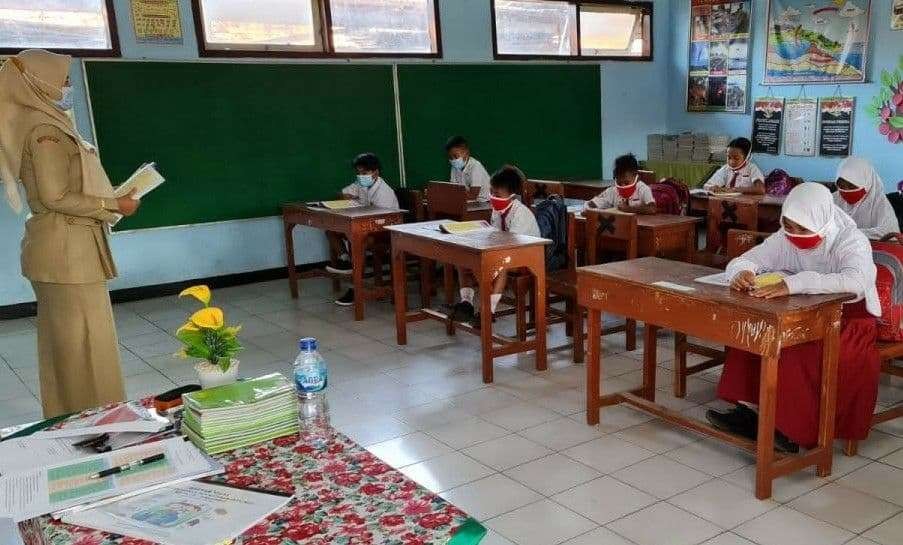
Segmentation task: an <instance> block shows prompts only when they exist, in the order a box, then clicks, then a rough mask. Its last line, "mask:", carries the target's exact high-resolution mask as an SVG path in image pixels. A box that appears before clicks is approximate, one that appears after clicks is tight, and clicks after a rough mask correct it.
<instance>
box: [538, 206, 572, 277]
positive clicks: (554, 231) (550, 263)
mask: <svg viewBox="0 0 903 545" xmlns="http://www.w3.org/2000/svg"><path fill="white" fill-rule="evenodd" d="M534 213H535V214H536V224H537V225H538V226H539V234H540V236H542V238H547V239H549V240H551V241H552V244H549V245H547V246H546V270H547V271H557V270H559V269H561V268H563V267H564V266H565V265H566V264H567V259H568V241H567V225H568V207H567V204H565V202H564V199H563V198H562V197H561V196H559V195H550V196H548V197H547V198H545V199H544V200H542V201H540V202H539V203H537V204H536V206H534Z"/></svg>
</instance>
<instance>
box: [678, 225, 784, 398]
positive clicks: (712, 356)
mask: <svg viewBox="0 0 903 545" xmlns="http://www.w3.org/2000/svg"><path fill="white" fill-rule="evenodd" d="M770 234H771V233H763V232H760V231H748V230H742V229H729V230H728V232H727V244H726V246H727V255H726V256H725V257H726V260H731V259H733V258H735V257H737V256H739V255H742V254H744V253H746V252H747V251H748V250H749V249H750V248H752V247H754V246H756V245H758V244H761V243H762V241H763V240H765V239H766V238H768V237H769V236H770ZM687 354H696V355H698V356H703V357H706V358H709V359H707V360H706V361H704V362H702V363H698V364H696V365H693V366H690V367H687ZM724 355H725V353H724V351H723V350H719V349H717V348H712V347H709V346H703V345H700V344H695V343H691V342H689V341H687V336H686V335H684V334H683V333H675V334H674V397H684V396H686V395H687V377H688V376H690V375H695V374H697V373H701V372H703V371H706V370H708V369H711V368H712V367H717V366H719V365H721V364H723V363H724Z"/></svg>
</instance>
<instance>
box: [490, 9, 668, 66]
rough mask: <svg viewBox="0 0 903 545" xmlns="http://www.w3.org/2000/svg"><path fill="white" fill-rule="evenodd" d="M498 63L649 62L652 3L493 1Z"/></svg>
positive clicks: (495, 45)
mask: <svg viewBox="0 0 903 545" xmlns="http://www.w3.org/2000/svg"><path fill="white" fill-rule="evenodd" d="M493 12H494V16H493V21H492V22H493V47H494V49H495V56H496V58H499V59H518V58H520V59H525V58H537V57H539V58H551V59H555V58H560V59H617V60H652V3H651V2H628V1H618V0H493Z"/></svg>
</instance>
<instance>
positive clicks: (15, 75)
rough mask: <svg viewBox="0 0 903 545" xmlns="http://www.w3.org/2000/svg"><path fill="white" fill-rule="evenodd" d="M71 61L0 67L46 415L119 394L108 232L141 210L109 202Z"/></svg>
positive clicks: (2, 164) (3, 156) (2, 121)
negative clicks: (76, 115) (86, 135)
mask: <svg viewBox="0 0 903 545" xmlns="http://www.w3.org/2000/svg"><path fill="white" fill-rule="evenodd" d="M70 61H71V57H69V56H67V55H57V54H54V53H50V52H47V51H43V50H34V49H32V50H27V51H23V52H21V53H19V54H18V55H16V56H14V57H11V58H9V59H8V60H7V62H5V63H4V64H3V67H2V68H0V179H2V181H3V184H4V186H5V189H6V196H7V200H8V201H9V203H10V206H12V208H13V210H15V211H16V212H19V211H20V210H21V208H22V203H21V197H20V191H19V188H18V184H19V183H20V182H21V184H22V185H23V186H24V189H25V195H26V200H27V202H28V207H29V208H30V210H31V214H30V216H29V218H28V220H27V221H26V223H25V238H24V239H23V240H22V274H23V275H24V276H25V277H26V278H28V279H29V280H30V281H31V285H32V287H33V288H34V292H35V295H36V297H37V302H38V360H39V371H40V381H41V400H42V403H43V407H44V416H45V417H51V416H56V415H59V414H64V413H68V412H74V411H80V410H82V409H86V408H89V407H94V406H97V405H102V404H105V403H110V402H115V401H122V400H123V399H124V397H125V394H124V391H123V386H122V370H121V368H120V363H119V343H118V340H117V338H116V326H115V324H114V322H113V311H112V308H111V306H110V295H109V293H108V291H107V281H108V280H110V279H112V278H114V277H115V276H116V266H115V265H114V264H113V257H112V255H111V254H110V246H109V242H108V240H107V232H108V228H109V225H110V224H111V223H113V222H114V221H115V219H116V216H115V214H116V213H118V214H121V215H126V216H128V215H131V214H133V213H135V211H136V210H137V208H138V205H139V202H138V201H137V200H134V199H132V198H131V196H128V197H122V198H119V199H116V198H114V196H113V188H112V186H111V185H110V180H109V179H108V178H107V175H106V173H105V172H104V170H103V167H102V166H101V164H100V159H99V158H98V156H97V152H96V150H95V149H94V147H93V146H91V145H90V144H89V143H87V142H85V141H84V140H82V138H81V136H80V135H79V133H78V131H77V130H76V128H75V124H74V122H73V120H72V116H71V114H70V113H69V109H70V107H69V106H68V105H67V104H66V102H67V101H66V98H67V95H68V92H69V90H70V89H69V87H68V80H69V76H68V74H69V64H70Z"/></svg>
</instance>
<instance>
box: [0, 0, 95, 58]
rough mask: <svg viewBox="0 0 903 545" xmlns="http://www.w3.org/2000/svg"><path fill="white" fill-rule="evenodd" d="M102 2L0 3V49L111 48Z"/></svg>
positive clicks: (12, 0)
mask: <svg viewBox="0 0 903 545" xmlns="http://www.w3.org/2000/svg"><path fill="white" fill-rule="evenodd" d="M108 24H109V19H108V18H107V7H106V3H105V2H104V0H0V47H3V48H21V49H25V48H31V47H40V48H45V49H97V50H104V49H112V47H113V46H112V43H111V40H110V29H109V27H108Z"/></svg>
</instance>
